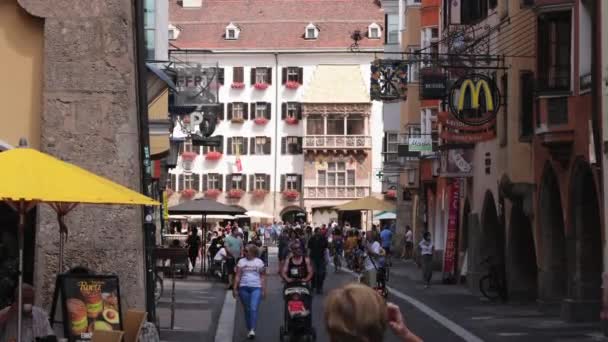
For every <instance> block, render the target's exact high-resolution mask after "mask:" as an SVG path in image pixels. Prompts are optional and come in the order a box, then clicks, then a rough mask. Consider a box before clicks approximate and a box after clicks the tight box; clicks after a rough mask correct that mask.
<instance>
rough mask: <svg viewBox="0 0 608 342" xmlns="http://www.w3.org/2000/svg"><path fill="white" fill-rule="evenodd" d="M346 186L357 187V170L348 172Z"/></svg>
mask: <svg viewBox="0 0 608 342" xmlns="http://www.w3.org/2000/svg"><path fill="white" fill-rule="evenodd" d="M346 184H347V185H350V186H352V185H355V170H346Z"/></svg>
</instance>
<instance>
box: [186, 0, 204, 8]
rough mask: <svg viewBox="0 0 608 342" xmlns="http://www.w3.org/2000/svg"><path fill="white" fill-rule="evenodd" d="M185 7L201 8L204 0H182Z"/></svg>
mask: <svg viewBox="0 0 608 342" xmlns="http://www.w3.org/2000/svg"><path fill="white" fill-rule="evenodd" d="M182 6H183V7H184V8H200V7H201V6H203V0H182Z"/></svg>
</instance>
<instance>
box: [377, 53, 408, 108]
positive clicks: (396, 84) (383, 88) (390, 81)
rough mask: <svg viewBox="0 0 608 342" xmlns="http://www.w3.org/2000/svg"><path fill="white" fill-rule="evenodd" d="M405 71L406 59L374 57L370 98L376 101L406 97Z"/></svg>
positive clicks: (406, 66)
mask: <svg viewBox="0 0 608 342" xmlns="http://www.w3.org/2000/svg"><path fill="white" fill-rule="evenodd" d="M407 72H408V64H407V62H406V61H403V60H393V59H376V60H375V61H374V62H372V65H371V75H372V76H371V82H370V96H371V99H372V100H376V101H398V100H405V99H407Z"/></svg>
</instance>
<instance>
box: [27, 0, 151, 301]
mask: <svg viewBox="0 0 608 342" xmlns="http://www.w3.org/2000/svg"><path fill="white" fill-rule="evenodd" d="M19 4H20V5H21V6H22V7H23V8H24V9H25V10H26V11H27V12H28V13H30V14H31V15H34V16H36V17H40V18H43V19H44V20H45V24H44V30H45V31H44V38H45V45H44V49H45V50H44V88H43V89H44V90H43V104H42V105H43V109H42V115H41V150H43V151H44V152H47V153H49V154H52V155H54V156H57V157H59V158H61V159H63V160H66V161H69V162H71V163H75V164H77V165H79V166H81V167H83V168H85V169H87V170H90V171H92V172H94V173H97V174H99V175H101V176H104V177H107V178H109V179H111V180H113V181H116V182H118V183H120V184H122V185H125V186H127V187H129V188H131V189H134V190H140V188H141V186H140V182H141V180H140V175H141V172H140V167H141V165H140V161H139V160H140V159H139V135H138V120H137V105H136V104H137V82H136V76H137V75H136V70H137V69H136V64H135V60H136V58H135V51H134V46H133V45H134V37H133V34H134V22H133V17H134V14H133V10H132V5H133V4H132V1H129V0H91V1H77V0H19ZM68 181H69V180H68V179H66V182H68ZM140 210H141V209H140V208H139V207H135V206H101V205H81V206H79V207H77V208H76V209H75V210H74V211H72V212H71V213H70V214H68V215H67V219H66V224H67V226H68V228H69V236H68V237H69V239H68V241H67V243H66V245H65V261H64V262H65V266H66V268H67V269H69V268H71V267H74V266H77V265H81V266H85V267H88V268H90V269H92V270H93V271H95V272H96V273H99V274H117V275H118V276H119V277H120V285H121V295H122V301H123V308H129V307H138V308H144V307H145V294H144V292H145V291H144V290H145V286H144V285H145V282H144V258H143V245H144V244H143V229H142V220H141V211H140ZM38 222H39V224H38V227H37V232H36V260H35V276H34V277H35V284H34V285H35V287H36V290H37V291H36V295H37V300H38V303H40V304H41V305H43V306H48V305H49V304H50V302H51V300H52V291H53V288H54V281H55V276H56V274H57V270H58V252H59V247H58V245H59V228H58V225H57V220H56V216H55V214H54V213H53V212H52V211H51V210H50V209H48V207H47V206H44V205H42V206H40V217H39V221H38Z"/></svg>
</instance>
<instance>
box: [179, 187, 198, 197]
mask: <svg viewBox="0 0 608 342" xmlns="http://www.w3.org/2000/svg"><path fill="white" fill-rule="evenodd" d="M194 195H196V190H194V189H184V190H182V197H184V198H192V197H194Z"/></svg>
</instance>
